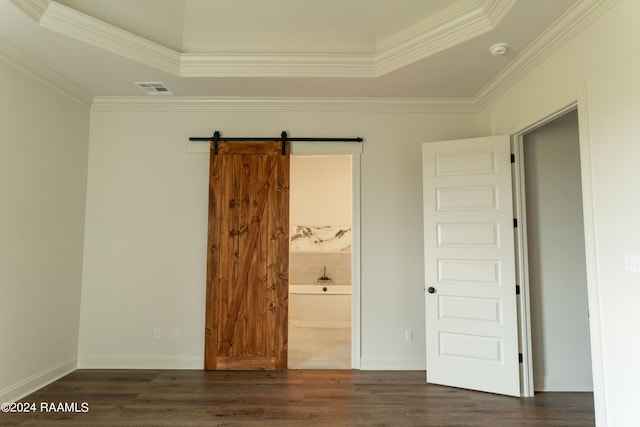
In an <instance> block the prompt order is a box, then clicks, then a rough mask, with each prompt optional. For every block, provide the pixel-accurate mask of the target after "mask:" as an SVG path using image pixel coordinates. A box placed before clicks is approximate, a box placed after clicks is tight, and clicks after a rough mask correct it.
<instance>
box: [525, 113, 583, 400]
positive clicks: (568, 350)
mask: <svg viewBox="0 0 640 427" xmlns="http://www.w3.org/2000/svg"><path fill="white" fill-rule="evenodd" d="M578 129H579V127H578V114H577V110H576V109H575V108H573V109H570V110H569V111H568V112H564V113H563V114H561V115H559V116H557V117H555V118H554V119H553V120H551V121H548V122H546V123H544V124H542V125H541V126H538V127H535V128H534V129H531V130H529V131H527V132H526V133H523V134H522V135H520V137H519V140H518V141H517V142H516V144H518V147H517V150H516V151H517V152H519V154H520V156H519V158H520V160H521V162H520V165H519V170H520V185H519V188H518V190H519V191H520V198H518V201H519V203H520V204H521V205H520V206H519V207H518V208H517V209H516V211H519V218H520V220H521V221H520V229H519V240H520V242H519V244H518V248H519V249H518V250H519V252H521V254H520V259H521V261H522V267H523V268H520V270H519V273H520V275H521V279H520V282H521V283H524V284H526V293H527V295H526V298H525V299H524V300H523V301H527V300H528V307H521V309H523V310H529V319H530V320H529V332H528V336H524V337H523V339H524V342H528V343H529V346H528V348H525V352H526V351H528V352H529V354H528V356H529V358H530V359H529V360H528V363H526V364H525V369H524V372H523V377H525V378H527V377H528V378H527V380H528V381H524V384H525V386H527V385H528V389H529V392H528V393H527V391H526V390H525V395H527V394H529V395H532V394H533V392H534V391H593V379H592V360H591V352H590V349H591V345H590V331H589V311H588V307H589V306H588V297H587V296H588V292H587V270H586V258H585V228H584V221H583V202H582V186H581V170H580V166H581V163H580V139H579V133H578ZM523 305H524V304H523ZM523 335H524V334H523ZM525 347H527V346H525Z"/></svg>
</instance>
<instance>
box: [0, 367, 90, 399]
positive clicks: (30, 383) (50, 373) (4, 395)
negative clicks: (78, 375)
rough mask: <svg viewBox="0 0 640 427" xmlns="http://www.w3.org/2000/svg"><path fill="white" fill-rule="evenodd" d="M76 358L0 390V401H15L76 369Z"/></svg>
mask: <svg viewBox="0 0 640 427" xmlns="http://www.w3.org/2000/svg"><path fill="white" fill-rule="evenodd" d="M76 367H77V360H75V359H73V360H67V361H64V362H60V363H58V364H55V365H53V366H51V367H49V368H47V369H45V370H43V371H40V372H38V373H36V374H34V375H31V376H30V377H28V378H25V379H24V380H22V381H20V382H17V383H15V384H13V385H10V386H9V387H7V388H5V389H3V390H0V402H15V401H17V400H20V399H22V398H23V397H25V396H28V395H30V394H31V393H33V392H34V391H37V390H40V389H41V388H42V387H44V386H46V385H49V384H51V383H52V382H54V381H55V380H57V379H59V378H62V377H64V376H65V375H67V374H69V373H71V372H73V371H75V370H76Z"/></svg>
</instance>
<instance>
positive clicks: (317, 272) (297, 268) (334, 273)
mask: <svg viewBox="0 0 640 427" xmlns="http://www.w3.org/2000/svg"><path fill="white" fill-rule="evenodd" d="M325 267H326V275H327V276H328V277H330V278H331V279H332V280H333V282H332V283H334V284H339V285H348V284H350V283H351V253H350V252H337V253H335V252H332V253H330V252H293V251H292V252H290V253H289V283H290V284H308V283H316V282H317V280H318V278H320V277H322V276H323V274H324V268H325Z"/></svg>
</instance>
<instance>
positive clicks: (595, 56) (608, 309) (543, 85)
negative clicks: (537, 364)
mask: <svg viewBox="0 0 640 427" xmlns="http://www.w3.org/2000/svg"><path fill="white" fill-rule="evenodd" d="M638 16H640V2H638V1H635V0H620V1H619V2H617V3H616V4H615V5H614V6H613V7H612V8H610V9H609V10H608V11H606V12H605V13H604V14H603V15H602V16H601V17H600V18H598V19H597V20H596V21H594V22H593V23H592V24H591V25H590V26H589V27H588V28H586V29H585V30H583V31H582V32H581V33H580V34H579V35H578V36H577V37H575V38H574V39H572V40H570V41H569V42H568V43H567V44H565V45H564V46H563V47H562V48H560V49H559V50H557V51H556V52H555V53H554V54H553V55H552V56H551V57H550V58H549V59H547V60H546V61H544V62H543V63H541V64H540V65H538V66H537V67H536V68H535V69H533V70H532V71H531V72H529V73H528V74H527V75H526V76H524V77H523V78H522V79H520V80H519V81H518V82H517V83H516V84H515V85H513V86H512V87H510V88H509V90H507V91H506V92H504V93H502V94H501V96H500V97H499V98H498V99H497V100H496V101H495V102H493V103H492V104H490V105H488V106H487V108H485V109H484V110H483V111H482V112H481V113H480V114H479V116H478V123H479V128H480V133H481V134H503V133H516V132H518V131H520V130H522V129H523V128H525V127H527V126H529V125H531V124H532V123H535V122H536V121H539V120H541V119H542V118H543V117H545V116H547V115H550V114H551V113H553V112H554V111H556V110H558V109H560V108H561V107H563V106H565V105H567V104H569V103H571V102H574V101H576V100H578V101H579V118H580V122H581V123H580V137H581V155H582V158H583V163H582V165H583V169H582V174H583V182H582V184H583V192H584V194H583V200H584V203H585V205H586V206H587V212H586V213H587V214H588V215H586V216H585V227H586V228H587V232H588V233H589V234H588V235H587V236H586V237H587V239H586V244H587V251H588V252H589V247H591V248H594V249H595V253H588V254H587V260H588V262H591V266H589V265H588V266H587V267H588V277H590V278H591V282H590V286H591V287H590V289H589V296H590V298H591V300H590V301H589V305H590V312H591V318H590V322H591V325H590V326H591V331H592V333H593V332H594V331H595V333H596V334H597V338H598V339H597V340H595V341H594V340H593V339H592V350H593V351H592V358H593V363H594V366H595V372H594V388H595V390H596V396H595V397H596V416H597V418H598V421H599V423H600V425H609V426H631V425H640V412H638V410H637V392H636V389H637V385H638V384H639V383H640V368H638V364H637V355H638V354H640V341H639V340H637V339H636V338H635V335H636V333H635V330H636V329H637V325H640V310H638V309H637V302H638V301H640V286H639V284H640V275H638V273H631V272H627V271H625V268H624V254H625V253H640V227H639V226H638V218H640V202H639V201H638V198H637V197H635V194H637V191H636V187H637V183H638V182H640V168H638V159H640V144H639V143H638V141H640V120H638V112H639V111H640V83H639V80H638V76H639V75H640V57H639V56H638V55H635V54H633V53H634V52H639V51H640V26H638V22H637V17H638ZM585 166H586V168H585ZM589 214H592V216H590V215H589ZM590 245H591V246H590ZM592 338H593V336H592ZM599 372H600V373H602V377H601V378H599V375H596V374H597V373H599Z"/></svg>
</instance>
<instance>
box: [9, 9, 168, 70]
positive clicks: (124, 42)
mask: <svg viewBox="0 0 640 427" xmlns="http://www.w3.org/2000/svg"><path fill="white" fill-rule="evenodd" d="M14 1H15V2H17V4H18V5H21V4H22V3H23V2H24V1H27V2H31V1H34V0H14ZM39 24H40V25H41V26H42V27H44V28H47V29H49V30H53V31H56V32H58V33H60V34H64V35H66V36H69V37H72V38H74V39H77V40H80V41H83V42H85V43H89V44H91V45H93V46H96V47H98V48H101V49H105V50H107V51H109V52H112V53H115V54H117V55H120V56H123V57H125V58H128V59H132V60H134V61H136V62H141V63H143V64H146V65H149V66H151V67H154V68H157V69H159V70H162V71H166V72H169V73H172V74H178V73H179V70H180V54H178V53H177V52H175V51H174V50H172V49H169V48H167V47H164V46H161V45H159V44H157V43H153V42H151V41H149V40H147V39H145V38H142V37H139V36H136V35H135V34H132V33H130V32H128V31H125V30H122V29H120V28H118V27H116V26H113V25H110V24H107V23H106V22H103V21H101V20H99V19H96V18H93V17H91V16H89V15H86V14H84V13H81V12H78V11H77V10H75V9H72V8H70V7H67V6H64V5H62V4H60V3H58V2H55V1H50V3H48V7H47V8H46V10H45V12H44V14H43V15H42V17H41V18H40V21H39Z"/></svg>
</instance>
